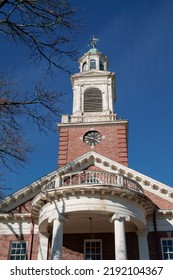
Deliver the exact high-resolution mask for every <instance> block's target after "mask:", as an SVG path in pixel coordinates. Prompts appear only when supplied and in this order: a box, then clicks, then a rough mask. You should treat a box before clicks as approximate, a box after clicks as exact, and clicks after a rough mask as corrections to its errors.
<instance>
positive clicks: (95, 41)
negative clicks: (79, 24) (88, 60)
mask: <svg viewBox="0 0 173 280" xmlns="http://www.w3.org/2000/svg"><path fill="white" fill-rule="evenodd" d="M98 41H99V39H97V38H95V37H94V35H93V37H92V39H91V46H92V48H93V49H95V46H96V44H97V42H98Z"/></svg>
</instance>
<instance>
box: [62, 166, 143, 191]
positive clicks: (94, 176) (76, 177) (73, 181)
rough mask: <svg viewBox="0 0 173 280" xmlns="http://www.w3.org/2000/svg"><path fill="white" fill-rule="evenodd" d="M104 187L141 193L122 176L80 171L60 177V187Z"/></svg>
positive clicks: (134, 184)
mask: <svg viewBox="0 0 173 280" xmlns="http://www.w3.org/2000/svg"><path fill="white" fill-rule="evenodd" d="M82 184H88V185H91V184H92V185H98V184H100V185H106V186H114V187H124V188H127V189H130V190H133V191H137V192H140V193H143V189H142V187H141V185H140V184H139V183H137V182H135V181H134V180H132V179H130V178H128V177H125V176H123V175H117V174H113V173H108V172H100V171H82V172H77V173H71V174H67V175H63V176H62V177H61V186H62V187H63V186H72V185H82Z"/></svg>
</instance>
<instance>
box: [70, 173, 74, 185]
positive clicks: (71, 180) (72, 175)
mask: <svg viewBox="0 0 173 280" xmlns="http://www.w3.org/2000/svg"><path fill="white" fill-rule="evenodd" d="M72 176H73V175H70V185H72V179H73V177H72Z"/></svg>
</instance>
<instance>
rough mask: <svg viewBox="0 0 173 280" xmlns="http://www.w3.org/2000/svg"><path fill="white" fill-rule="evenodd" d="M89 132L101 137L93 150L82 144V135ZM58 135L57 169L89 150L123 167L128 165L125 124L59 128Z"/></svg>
mask: <svg viewBox="0 0 173 280" xmlns="http://www.w3.org/2000/svg"><path fill="white" fill-rule="evenodd" d="M90 130H96V131H98V132H99V133H100V134H101V135H102V141H101V142H100V143H99V144H98V145H96V146H94V147H93V148H91V147H90V146H88V145H86V144H85V143H84V142H83V136H84V134H85V133H86V132H88V131H90ZM59 135H60V138H59V155H58V167H61V166H63V165H65V164H67V163H68V162H70V161H73V160H74V159H76V158H78V157H79V156H81V155H83V154H85V153H87V152H88V151H90V150H91V149H92V150H93V151H95V152H97V153H100V154H102V155H103V156H106V157H108V158H110V159H112V160H115V161H117V162H119V163H121V164H123V165H125V166H127V165H128V147H127V123H123V122H122V124H121V122H120V123H119V122H117V123H114V124H112V123H111V124H110V123H109V124H102V125H94V124H93V125H92V124H91V125H90V126H88V125H83V126H81V125H79V126H71V127H70V126H68V128H67V127H59Z"/></svg>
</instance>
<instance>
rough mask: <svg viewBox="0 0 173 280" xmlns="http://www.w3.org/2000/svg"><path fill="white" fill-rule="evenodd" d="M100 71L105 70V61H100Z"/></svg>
mask: <svg viewBox="0 0 173 280" xmlns="http://www.w3.org/2000/svg"><path fill="white" fill-rule="evenodd" d="M100 70H104V61H103V60H100Z"/></svg>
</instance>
